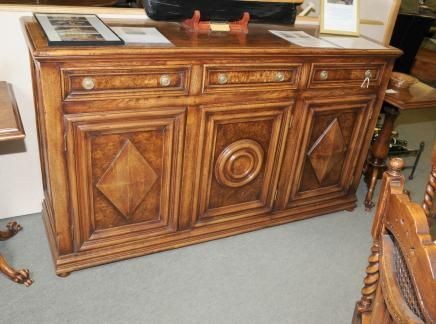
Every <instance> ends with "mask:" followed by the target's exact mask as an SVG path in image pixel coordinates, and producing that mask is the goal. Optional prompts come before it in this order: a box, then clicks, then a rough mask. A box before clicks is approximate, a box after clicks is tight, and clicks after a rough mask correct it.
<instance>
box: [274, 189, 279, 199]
mask: <svg viewBox="0 0 436 324" xmlns="http://www.w3.org/2000/svg"><path fill="white" fill-rule="evenodd" d="M278 195H279V191H278V190H276V191H275V192H274V199H273V201H276V200H277V196H278Z"/></svg>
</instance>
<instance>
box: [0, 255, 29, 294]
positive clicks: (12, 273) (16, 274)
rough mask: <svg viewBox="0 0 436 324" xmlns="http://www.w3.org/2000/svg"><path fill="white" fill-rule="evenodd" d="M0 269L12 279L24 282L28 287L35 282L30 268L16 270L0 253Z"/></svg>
mask: <svg viewBox="0 0 436 324" xmlns="http://www.w3.org/2000/svg"><path fill="white" fill-rule="evenodd" d="M0 271H1V272H3V273H4V274H5V275H6V276H8V277H9V279H11V280H12V281H14V282H16V283H19V284H23V285H25V286H26V287H29V286H30V285H31V284H32V283H33V280H32V279H30V275H29V270H28V269H21V270H15V269H14V268H12V267H11V266H10V265H9V264H8V263H7V262H6V259H5V258H4V257H3V256H2V255H1V254H0Z"/></svg>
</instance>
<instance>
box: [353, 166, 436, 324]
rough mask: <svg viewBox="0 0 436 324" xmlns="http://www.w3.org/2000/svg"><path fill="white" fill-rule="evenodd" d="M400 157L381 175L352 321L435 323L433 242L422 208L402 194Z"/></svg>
mask: <svg viewBox="0 0 436 324" xmlns="http://www.w3.org/2000/svg"><path fill="white" fill-rule="evenodd" d="M402 166H403V161H402V160H401V159H398V158H395V159H393V160H391V163H390V170H389V171H388V172H385V174H384V176H383V184H382V189H381V194H380V198H379V202H378V206H377V211H376V214H375V218H374V222H373V227H372V237H373V245H372V248H371V256H370V257H369V266H368V267H367V269H366V273H367V275H366V277H365V281H364V288H363V289H362V298H361V300H360V301H359V302H358V303H357V305H356V309H355V313H354V318H353V323H374V324H378V323H435V321H436V307H434V306H435V305H436V278H435V275H434V274H435V273H436V269H435V266H436V243H435V242H433V241H432V238H431V236H430V233H429V227H428V224H427V219H426V217H425V213H424V209H423V208H422V207H421V206H419V205H418V204H415V203H413V202H411V201H410V199H409V197H408V196H407V194H405V193H404V178H403V176H402V175H401V173H400V171H401V168H402Z"/></svg>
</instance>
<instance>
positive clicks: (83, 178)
mask: <svg viewBox="0 0 436 324" xmlns="http://www.w3.org/2000/svg"><path fill="white" fill-rule="evenodd" d="M184 118H185V109H169V110H168V111H154V112H144V111H139V112H136V113H124V114H112V115H110V114H107V115H106V116H104V117H100V116H91V117H80V116H66V118H65V120H66V123H67V127H68V129H70V132H69V135H68V139H67V140H68V141H69V145H71V149H72V151H73V150H74V151H75V153H76V154H74V155H70V156H69V166H70V167H71V169H72V170H74V167H75V170H74V173H75V174H77V175H78V177H77V183H74V181H72V182H73V183H72V185H73V188H76V189H75V191H76V193H77V195H78V199H77V201H76V203H77V207H76V208H74V210H75V214H76V217H77V218H76V221H77V223H78V225H79V226H77V228H78V229H80V232H79V231H78V232H77V233H76V235H77V236H78V238H80V241H81V242H82V243H85V246H81V247H80V248H81V249H85V248H86V243H89V242H86V241H98V240H102V239H107V238H108V237H111V236H117V237H118V238H121V237H122V236H123V235H126V236H129V235H130V236H131V233H132V231H135V232H140V234H141V235H143V236H144V235H145V236H147V235H157V234H161V233H164V232H171V231H175V230H176V228H177V209H176V208H174V207H173V206H171V201H172V200H173V197H174V195H178V194H179V193H178V191H179V186H180V179H175V178H172V177H171V171H172V170H173V169H174V168H176V167H180V164H181V161H180V158H179V155H180V150H181V144H182V142H183V136H184V134H183V129H184V127H183V125H182V122H183V121H184ZM82 195H83V196H82ZM88 245H89V244H88Z"/></svg>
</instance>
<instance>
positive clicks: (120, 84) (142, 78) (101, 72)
mask: <svg viewBox="0 0 436 324" xmlns="http://www.w3.org/2000/svg"><path fill="white" fill-rule="evenodd" d="M62 78H63V83H64V87H63V97H64V98H65V99H66V100H79V99H86V98H102V99H105V98H108V97H114V98H115V97H120V96H124V97H126V96H157V95H162V94H163V95H167V96H169V95H186V94H187V91H188V87H189V84H188V80H189V68H188V67H174V68H168V67H159V66H151V67H148V66H147V67H143V66H135V67H134V68H133V67H118V68H116V69H115V68H113V67H104V66H101V67H93V68H87V69H85V70H84V69H80V68H63V69H62Z"/></svg>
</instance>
